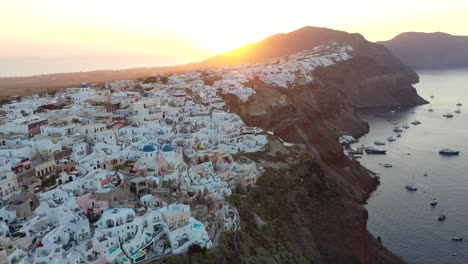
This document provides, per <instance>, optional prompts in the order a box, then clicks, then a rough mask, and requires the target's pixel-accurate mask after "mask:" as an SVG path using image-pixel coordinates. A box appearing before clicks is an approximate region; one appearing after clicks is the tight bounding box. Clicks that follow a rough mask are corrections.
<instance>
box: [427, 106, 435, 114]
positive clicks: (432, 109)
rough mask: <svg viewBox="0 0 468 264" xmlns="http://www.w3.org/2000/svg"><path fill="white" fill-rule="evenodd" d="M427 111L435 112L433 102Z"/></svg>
mask: <svg viewBox="0 0 468 264" xmlns="http://www.w3.org/2000/svg"><path fill="white" fill-rule="evenodd" d="M427 111H429V112H434V108H432V104H431V106H430V107H429V109H427Z"/></svg>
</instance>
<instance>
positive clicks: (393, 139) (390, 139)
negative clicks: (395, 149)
mask: <svg viewBox="0 0 468 264" xmlns="http://www.w3.org/2000/svg"><path fill="white" fill-rule="evenodd" d="M387 140H388V142H393V141H395V140H396V139H395V138H394V137H389V138H387Z"/></svg>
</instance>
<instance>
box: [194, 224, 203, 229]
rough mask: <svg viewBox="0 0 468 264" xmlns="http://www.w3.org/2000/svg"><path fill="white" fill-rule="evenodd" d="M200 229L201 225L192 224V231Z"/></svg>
mask: <svg viewBox="0 0 468 264" xmlns="http://www.w3.org/2000/svg"><path fill="white" fill-rule="evenodd" d="M201 227H202V224H199V223H195V224H193V229H195V230H198V229H200V228H201Z"/></svg>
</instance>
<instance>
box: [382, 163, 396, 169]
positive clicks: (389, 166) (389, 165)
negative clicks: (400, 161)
mask: <svg viewBox="0 0 468 264" xmlns="http://www.w3.org/2000/svg"><path fill="white" fill-rule="evenodd" d="M382 166H383V167H385V168H391V167H393V165H392V164H390V163H385V164H384V165H382Z"/></svg>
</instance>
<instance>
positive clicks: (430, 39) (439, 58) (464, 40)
mask: <svg viewBox="0 0 468 264" xmlns="http://www.w3.org/2000/svg"><path fill="white" fill-rule="evenodd" d="M377 43H378V44H382V45H384V46H386V47H387V48H388V49H389V50H390V51H391V52H392V53H393V54H394V55H395V56H397V57H398V58H399V59H400V60H401V61H402V62H403V63H405V64H407V65H409V66H410V67H412V68H416V69H418V68H420V69H425V68H429V69H431V68H432V69H438V68H440V69H443V68H460V67H468V36H459V35H451V34H448V33H445V32H433V33H425V32H403V33H400V34H398V35H397V36H395V37H394V38H392V39H390V40H387V41H379V42H377Z"/></svg>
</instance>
